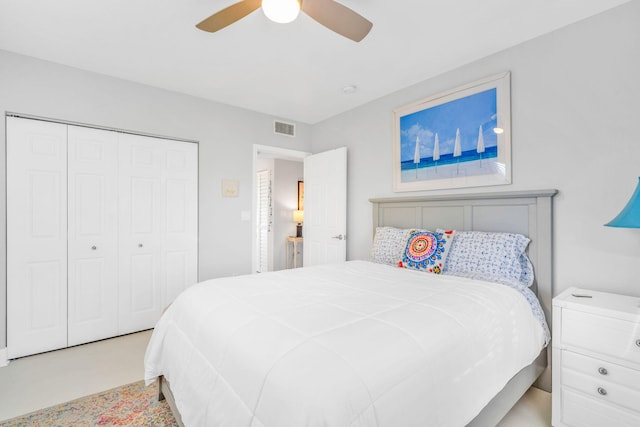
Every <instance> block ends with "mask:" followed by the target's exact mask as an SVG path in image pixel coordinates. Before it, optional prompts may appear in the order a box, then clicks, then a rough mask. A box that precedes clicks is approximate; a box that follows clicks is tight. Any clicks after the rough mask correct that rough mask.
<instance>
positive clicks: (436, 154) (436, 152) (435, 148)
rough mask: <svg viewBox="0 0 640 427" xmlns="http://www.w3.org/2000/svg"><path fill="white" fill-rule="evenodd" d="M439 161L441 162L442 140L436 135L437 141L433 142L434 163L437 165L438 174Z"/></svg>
mask: <svg viewBox="0 0 640 427" xmlns="http://www.w3.org/2000/svg"><path fill="white" fill-rule="evenodd" d="M438 160H440V140H438V134H437V133H436V140H435V141H434V142H433V163H435V165H436V173H438Z"/></svg>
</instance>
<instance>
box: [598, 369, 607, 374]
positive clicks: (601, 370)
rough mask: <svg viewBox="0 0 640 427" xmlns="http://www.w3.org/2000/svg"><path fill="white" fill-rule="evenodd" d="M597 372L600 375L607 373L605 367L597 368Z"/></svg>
mask: <svg viewBox="0 0 640 427" xmlns="http://www.w3.org/2000/svg"><path fill="white" fill-rule="evenodd" d="M598 372H599V373H600V375H607V374H608V373H609V372H608V371H607V369H606V368H598Z"/></svg>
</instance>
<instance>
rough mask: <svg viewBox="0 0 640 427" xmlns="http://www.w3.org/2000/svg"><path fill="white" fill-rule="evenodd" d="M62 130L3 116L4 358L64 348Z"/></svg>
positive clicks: (64, 151)
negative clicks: (5, 327) (5, 239)
mask: <svg viewBox="0 0 640 427" xmlns="http://www.w3.org/2000/svg"><path fill="white" fill-rule="evenodd" d="M66 141H67V126H66V125H61V124H57V123H50V122H42V121H36V120H29V119H21V118H15V117H8V118H7V147H6V149H7V354H8V357H9V358H15V357H20V356H24V355H28V354H34V353H40V352H43V351H49V350H54V349H57V348H62V347H65V346H66V345H67V291H66V287H67V194H66V193H67V190H66V178H67V175H66V173H67V172H66V171H67V147H66Z"/></svg>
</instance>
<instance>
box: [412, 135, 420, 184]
mask: <svg viewBox="0 0 640 427" xmlns="http://www.w3.org/2000/svg"><path fill="white" fill-rule="evenodd" d="M413 163H414V164H415V165H416V179H417V178H418V166H419V165H420V137H419V136H416V151H415V152H414V153H413Z"/></svg>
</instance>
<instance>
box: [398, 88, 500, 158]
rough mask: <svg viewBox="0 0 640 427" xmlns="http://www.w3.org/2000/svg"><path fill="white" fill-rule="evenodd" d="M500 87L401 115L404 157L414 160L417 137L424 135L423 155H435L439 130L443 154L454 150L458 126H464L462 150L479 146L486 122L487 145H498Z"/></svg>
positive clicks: (441, 152)
mask: <svg viewBox="0 0 640 427" xmlns="http://www.w3.org/2000/svg"><path fill="white" fill-rule="evenodd" d="M496 116H497V114H496V89H489V90H487V91H484V92H480V93H477V94H474V95H469V96H466V97H464V98H460V99H456V100H453V101H449V102H447V103H444V104H440V105H436V106H435V107H431V108H428V109H425V110H422V111H418V112H415V113H412V114H408V115H406V116H402V117H401V118H400V154H401V161H406V160H412V159H413V156H414V153H415V148H416V137H419V138H420V156H421V157H422V158H428V157H431V156H432V155H433V145H434V139H435V134H436V133H438V140H439V145H440V155H441V156H442V155H445V154H450V153H453V146H454V143H455V138H456V129H460V143H461V144H460V145H461V147H462V151H463V152H464V151H467V150H475V149H476V147H477V144H478V131H479V129H480V125H482V136H483V138H484V145H485V147H495V146H496V145H497V144H498V137H497V135H496V134H495V133H494V132H493V128H495V127H496V124H497V120H496Z"/></svg>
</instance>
